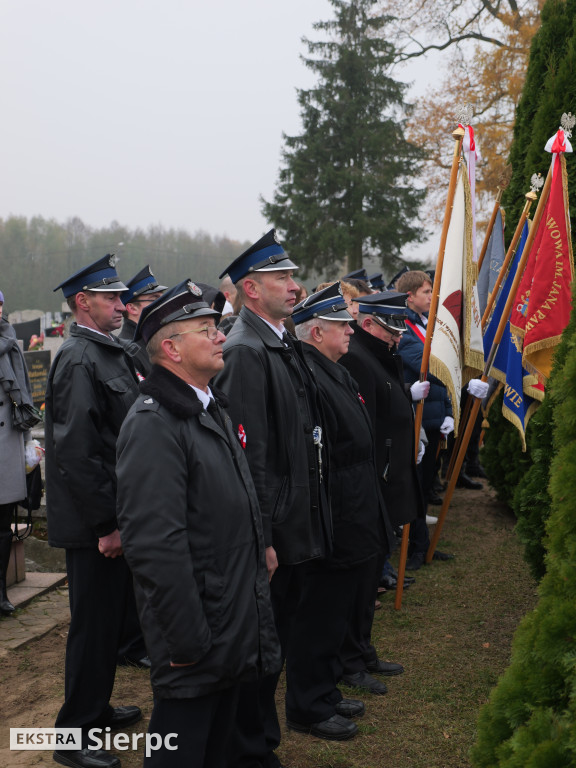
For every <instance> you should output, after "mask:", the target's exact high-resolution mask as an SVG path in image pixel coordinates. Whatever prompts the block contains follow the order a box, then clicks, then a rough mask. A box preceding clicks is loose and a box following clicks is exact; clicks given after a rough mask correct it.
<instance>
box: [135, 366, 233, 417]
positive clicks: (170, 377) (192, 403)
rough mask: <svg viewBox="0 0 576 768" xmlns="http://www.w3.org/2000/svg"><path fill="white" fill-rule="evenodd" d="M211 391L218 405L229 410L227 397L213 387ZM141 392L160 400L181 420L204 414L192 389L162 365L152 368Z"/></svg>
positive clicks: (141, 386) (142, 385) (142, 384)
mask: <svg viewBox="0 0 576 768" xmlns="http://www.w3.org/2000/svg"><path fill="white" fill-rule="evenodd" d="M211 390H212V394H213V395H214V399H215V400H216V402H217V403H218V405H220V406H222V407H223V408H227V407H228V400H227V398H226V395H224V394H223V393H222V392H220V391H219V390H215V389H214V388H213V387H211ZM140 392H141V393H142V394H143V395H149V396H150V397H153V398H154V399H155V400H158V402H159V403H160V404H161V405H163V406H164V407H165V408H167V409H168V410H169V411H170V413H172V414H173V415H174V416H176V417H177V418H179V419H189V418H190V417H191V416H197V415H198V414H199V413H201V412H202V408H203V406H202V403H201V402H200V400H199V399H198V396H197V395H196V392H194V390H193V389H192V387H190V386H189V385H188V384H186V382H185V381H184V380H183V379H181V378H180V377H179V376H176V374H174V373H172V372H171V371H169V370H168V369H167V368H164V367H163V366H161V365H153V366H152V370H151V371H150V374H149V375H148V376H147V377H146V379H145V380H144V381H142V382H141V383H140Z"/></svg>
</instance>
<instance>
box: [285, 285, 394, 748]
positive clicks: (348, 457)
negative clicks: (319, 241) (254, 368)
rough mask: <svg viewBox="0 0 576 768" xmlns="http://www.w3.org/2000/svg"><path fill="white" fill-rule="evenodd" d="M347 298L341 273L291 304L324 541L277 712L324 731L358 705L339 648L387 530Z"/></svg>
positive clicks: (342, 730) (337, 733)
mask: <svg viewBox="0 0 576 768" xmlns="http://www.w3.org/2000/svg"><path fill="white" fill-rule="evenodd" d="M347 306H348V305H347V303H346V300H345V299H344V297H343V296H342V293H341V290H340V283H334V284H332V285H329V286H328V287H326V288H324V289H323V290H320V291H318V292H317V293H315V294H313V295H311V296H309V297H308V298H306V299H305V300H304V301H303V302H301V303H300V304H298V305H297V306H296V308H295V309H294V313H293V314H292V319H293V320H294V324H295V326H296V335H297V337H298V339H300V340H301V341H302V342H303V344H302V348H303V350H304V357H305V360H306V362H307V363H308V365H309V367H310V369H311V371H312V373H313V375H314V378H315V380H316V383H317V385H318V389H319V392H320V396H321V398H322V402H323V406H324V407H323V413H324V415H325V416H324V440H325V442H326V444H327V446H328V454H329V459H330V470H329V474H328V476H329V488H330V500H331V509H332V521H333V551H332V553H331V555H330V556H328V557H326V558H325V559H322V560H313V561H311V562H310V563H309V564H308V565H307V568H306V574H305V577H304V581H305V586H304V588H303V590H302V598H301V599H302V601H303V602H304V601H309V602H310V606H311V609H314V608H316V610H315V611H314V610H309V611H308V612H307V618H308V620H307V622H306V624H305V625H297V626H296V627H295V629H294V634H295V635H300V634H301V635H302V636H303V642H304V643H305V644H306V645H307V647H308V653H307V654H306V655H304V654H299V655H298V656H297V657H296V658H293V657H292V656H291V654H290V651H289V652H288V657H287V660H286V680H287V693H286V717H287V721H288V727H289V728H291V729H293V730H296V731H300V732H303V733H310V734H312V735H314V736H320V737H321V738H327V739H337V738H341V739H344V738H351V737H352V736H354V735H355V734H356V733H357V731H358V728H357V726H356V725H355V724H354V723H352V722H351V721H350V720H347V719H346V718H350V717H354V716H358V715H361V714H363V712H364V704H363V703H362V702H359V701H354V700H346V699H342V694H341V693H340V691H339V689H338V687H337V685H338V682H339V680H340V677H341V674H342V668H341V664H340V661H339V656H340V651H341V646H342V643H343V641H344V638H345V636H346V632H347V630H348V626H349V623H350V622H351V621H353V617H354V614H355V602H356V599H357V596H358V591H359V589H360V586H361V584H362V583H363V582H364V581H365V580H366V578H367V577H368V578H369V577H370V575H371V574H372V572H373V571H374V561H375V560H376V557H377V555H380V554H381V553H384V552H387V551H388V549H389V540H390V539H391V538H392V536H393V534H392V530H391V528H390V526H389V524H388V521H387V519H386V512H385V509H384V503H383V500H382V496H381V494H380V491H379V488H378V481H377V475H376V463H375V455H374V438H373V435H372V425H371V423H370V418H369V416H368V412H367V409H366V406H365V404H364V402H363V401H362V399H361V398H360V395H359V394H358V386H357V384H356V382H355V381H353V379H352V377H351V376H350V374H349V373H348V371H347V370H346V369H345V368H343V367H342V366H341V365H339V364H338V360H339V359H340V358H341V357H342V355H345V354H346V352H347V351H348V344H349V341H350V337H351V335H352V333H353V331H352V329H351V328H350V325H349V321H351V320H352V316H351V315H350V314H349V313H348V311H347ZM319 606H321V610H318V607H319ZM373 607H374V600H373V599H372V609H373ZM372 615H373V610H372ZM343 715H344V716H343Z"/></svg>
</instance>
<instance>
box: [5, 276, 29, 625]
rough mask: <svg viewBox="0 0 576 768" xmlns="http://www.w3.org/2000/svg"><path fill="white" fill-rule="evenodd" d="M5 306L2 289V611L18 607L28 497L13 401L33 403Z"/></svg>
mask: <svg viewBox="0 0 576 768" xmlns="http://www.w3.org/2000/svg"><path fill="white" fill-rule="evenodd" d="M3 305H4V295H3V293H2V291H0V467H1V468H2V474H1V475H0V612H1V613H11V612H12V611H13V610H14V606H13V605H12V603H11V602H10V601H9V600H8V596H7V595H6V571H7V569H8V560H9V559H10V547H11V544H12V527H11V523H12V522H13V521H14V519H15V514H14V513H15V507H16V505H17V503H18V502H19V501H22V499H25V498H26V460H25V452H24V444H25V441H26V440H27V438H28V436H29V433H28V432H18V431H17V430H15V429H14V428H13V426H12V401H15V402H16V403H18V404H20V403H28V404H32V396H31V393H30V381H29V379H28V372H27V370H26V363H25V361H24V355H23V354H22V351H21V350H20V347H19V346H18V342H17V341H16V333H15V331H14V329H13V328H12V326H11V325H10V323H9V322H8V321H7V320H5V319H4V318H3V317H2V309H3Z"/></svg>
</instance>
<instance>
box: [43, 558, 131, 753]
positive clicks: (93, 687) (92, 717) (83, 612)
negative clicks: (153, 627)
mask: <svg viewBox="0 0 576 768" xmlns="http://www.w3.org/2000/svg"><path fill="white" fill-rule="evenodd" d="M66 569H67V572H68V583H69V599H70V613H71V622H70V629H69V631H68V641H67V645H66V689H65V702H64V705H63V706H62V708H61V710H60V712H59V713H58V717H57V719H56V723H55V725H56V727H57V728H78V727H82V729H83V731H82V742H83V746H84V747H86V746H88V744H87V739H88V730H89V729H90V728H104V727H106V725H107V722H108V721H109V720H110V717H111V716H112V713H113V710H112V707H111V706H110V704H109V701H110V696H111V695H112V689H113V687H114V677H115V674H116V657H117V653H118V647H119V643H120V639H121V637H122V631H123V627H124V617H125V614H126V613H127V611H130V610H131V602H132V604H133V602H134V591H133V586H132V574H131V573H130V570H129V568H128V566H127V564H126V561H125V560H124V558H123V557H115V558H109V557H104V556H103V555H101V554H100V552H98V551H97V550H96V549H87V548H86V549H67V550H66Z"/></svg>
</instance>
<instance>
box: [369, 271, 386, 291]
mask: <svg viewBox="0 0 576 768" xmlns="http://www.w3.org/2000/svg"><path fill="white" fill-rule="evenodd" d="M368 282H369V283H370V285H371V286H372V290H373V291H374V293H378V291H383V290H384V287H385V286H384V279H383V277H382V272H375V273H374V274H373V275H369V276H368Z"/></svg>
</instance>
